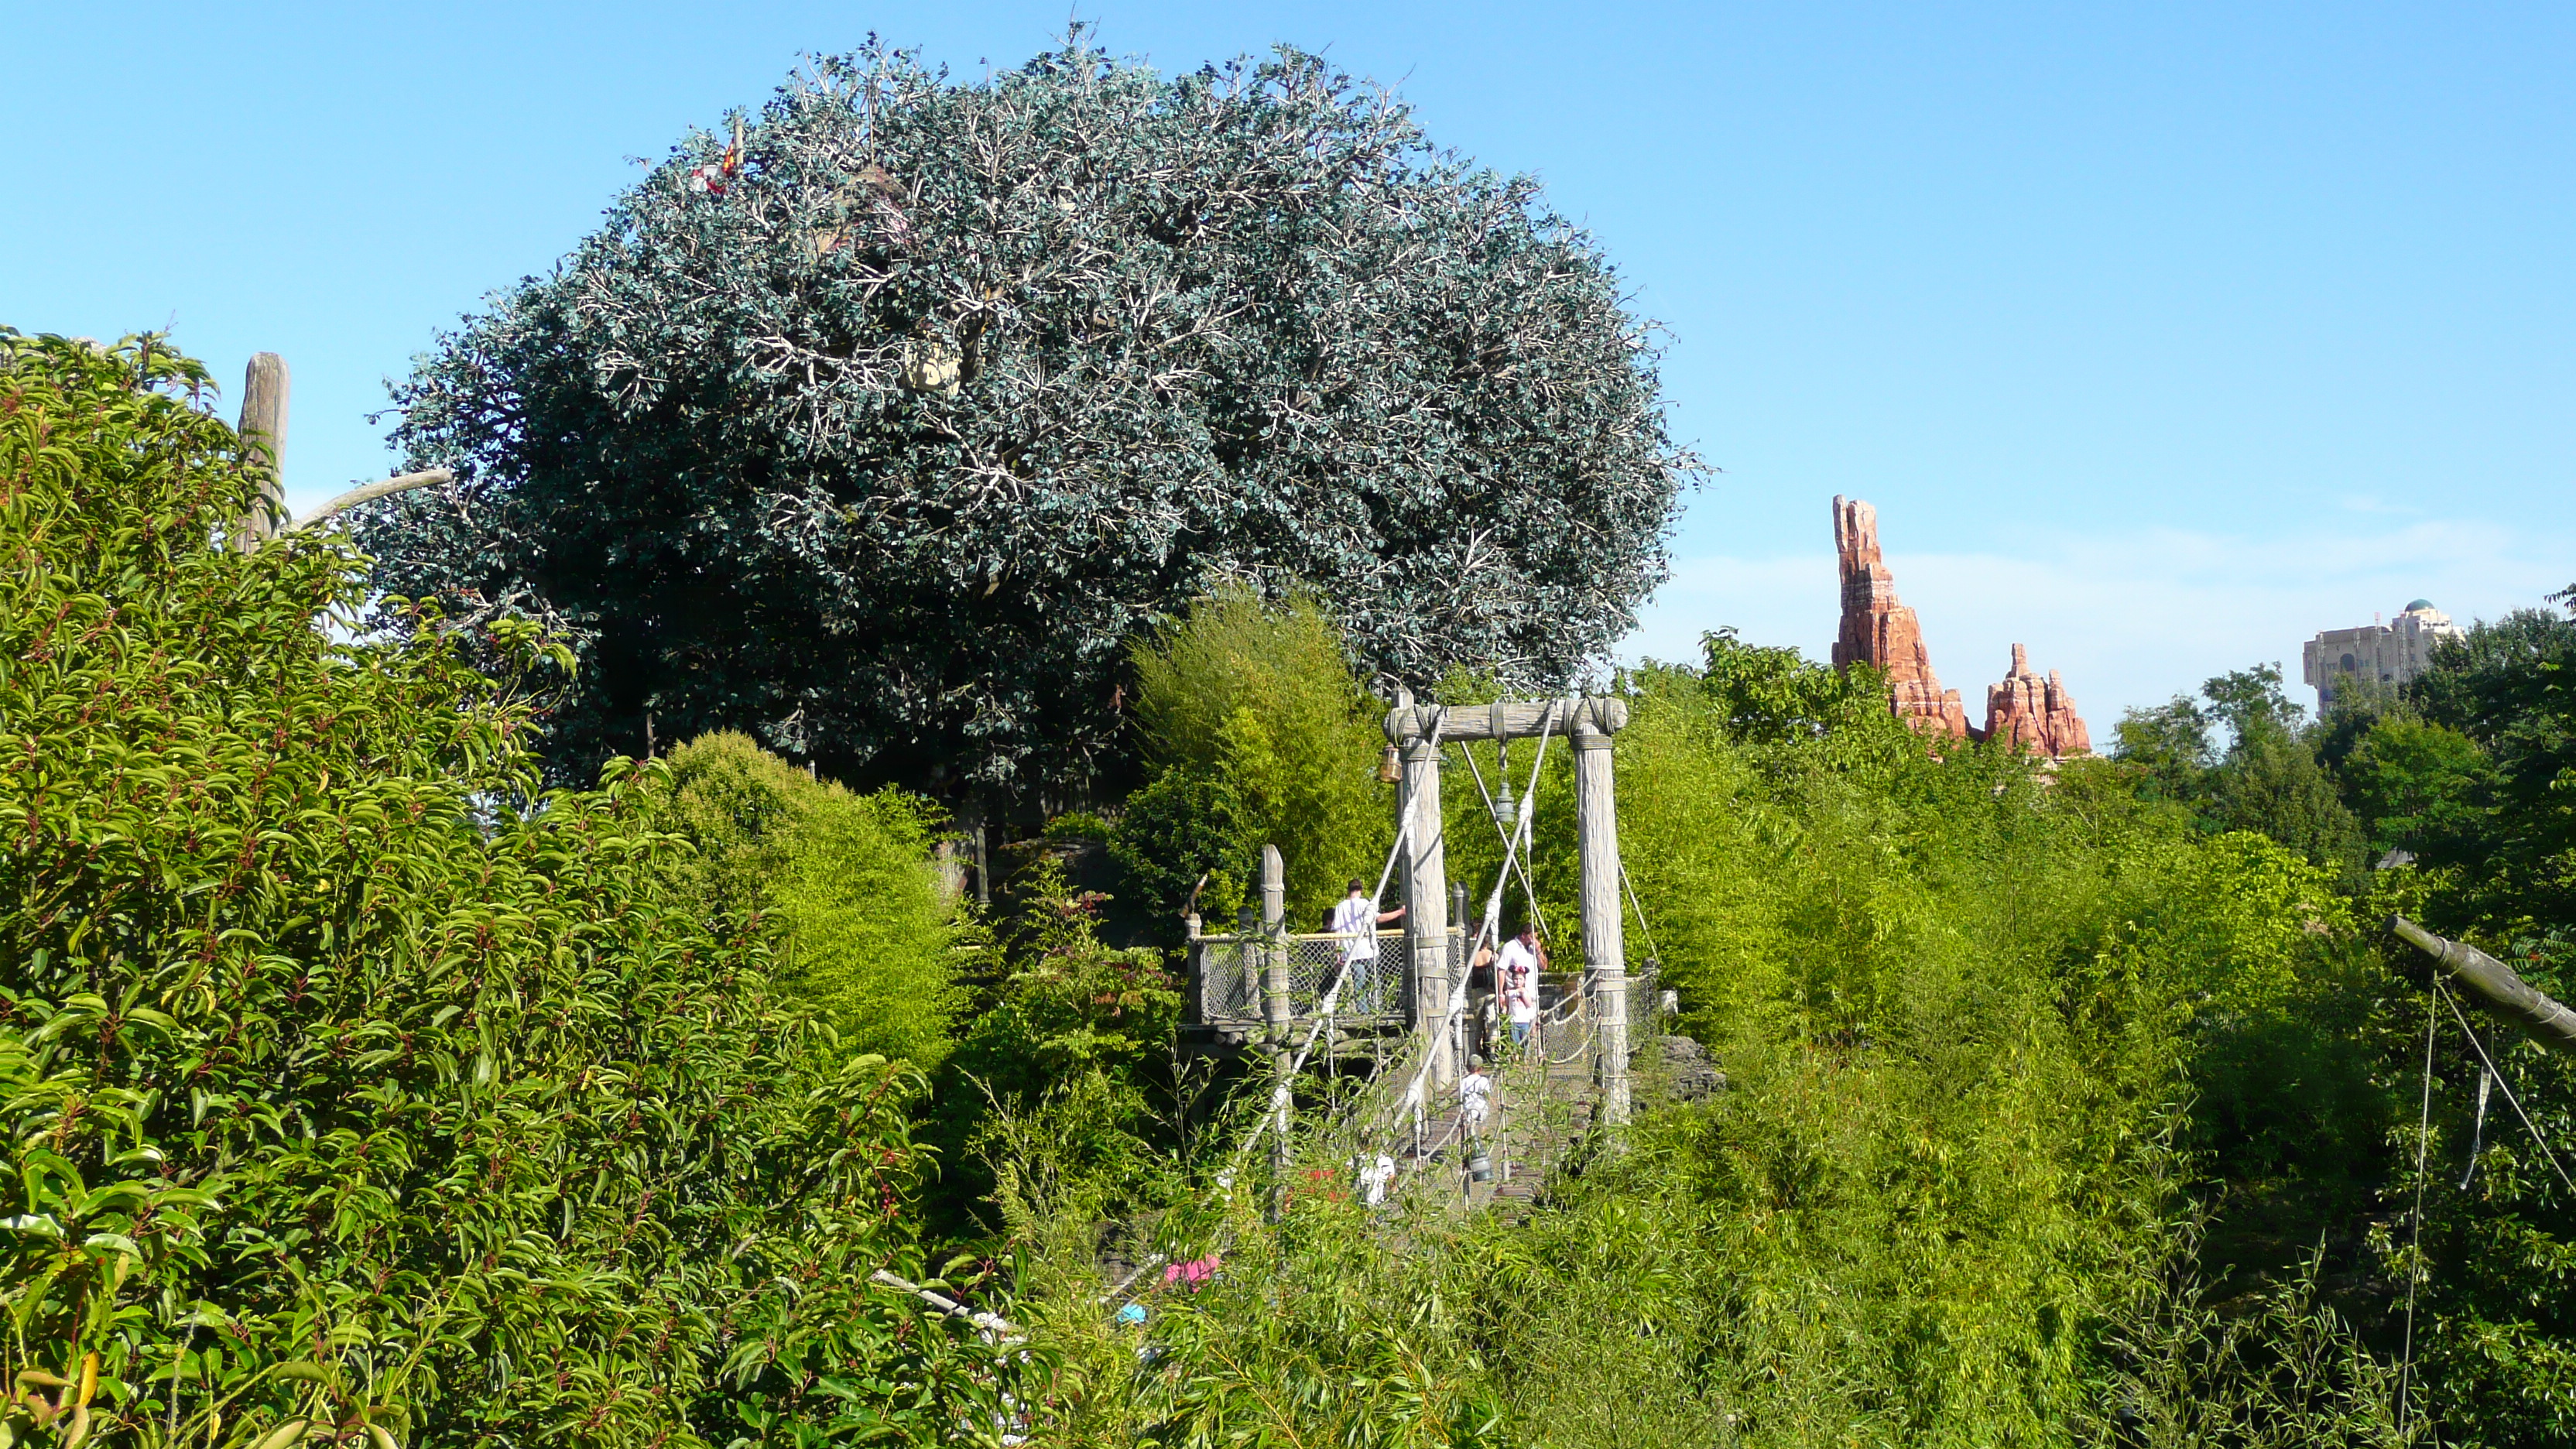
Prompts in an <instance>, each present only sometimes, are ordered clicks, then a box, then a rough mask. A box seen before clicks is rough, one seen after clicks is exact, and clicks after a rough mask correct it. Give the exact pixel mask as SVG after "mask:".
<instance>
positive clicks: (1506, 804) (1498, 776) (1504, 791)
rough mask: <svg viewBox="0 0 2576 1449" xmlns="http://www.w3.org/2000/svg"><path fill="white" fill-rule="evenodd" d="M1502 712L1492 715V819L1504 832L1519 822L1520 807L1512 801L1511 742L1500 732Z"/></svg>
mask: <svg viewBox="0 0 2576 1449" xmlns="http://www.w3.org/2000/svg"><path fill="white" fill-rule="evenodd" d="M1502 723H1503V720H1502V712H1501V709H1500V707H1499V706H1498V707H1497V708H1496V710H1495V713H1494V819H1495V820H1497V821H1499V822H1500V823H1501V824H1502V827H1503V828H1504V829H1505V830H1509V829H1511V828H1512V827H1513V826H1515V825H1518V824H1520V822H1521V807H1520V805H1519V804H1518V803H1517V802H1516V801H1514V800H1513V799H1512V742H1511V740H1510V739H1508V738H1506V737H1505V736H1504V734H1503V731H1502Z"/></svg>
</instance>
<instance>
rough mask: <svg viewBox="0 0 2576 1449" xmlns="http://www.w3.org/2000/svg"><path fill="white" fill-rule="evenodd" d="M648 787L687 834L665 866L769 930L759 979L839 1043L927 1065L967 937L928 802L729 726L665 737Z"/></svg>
mask: <svg viewBox="0 0 2576 1449" xmlns="http://www.w3.org/2000/svg"><path fill="white" fill-rule="evenodd" d="M661 789H662V790H663V791H664V792H665V793H666V796H667V799H668V801H669V804H670V819H671V822H672V825H673V827H674V828H675V829H676V830H677V831H678V833H679V834H680V835H682V836H683V837H684V838H686V839H687V840H688V842H689V843H690V845H691V846H693V847H694V849H693V850H692V851H691V852H690V853H689V854H688V855H687V856H686V857H685V858H684V859H682V860H681V861H680V862H678V864H677V865H675V866H674V870H675V872H676V873H677V874H679V875H680V876H681V877H682V879H683V880H684V881H685V882H686V884H687V887H688V888H689V890H690V893H691V894H692V895H693V896H694V897H695V898H696V900H697V901H698V903H699V905H700V906H701V908H702V909H705V910H707V911H709V912H711V913H725V912H730V913H733V914H737V915H741V916H745V917H750V918H752V919H754V920H756V921H758V922H759V923H760V924H762V925H764V926H766V927H767V928H768V929H769V930H770V932H772V933H773V934H774V936H775V937H776V941H777V946H776V959H775V960H774V962H773V963H772V965H771V967H770V973H769V974H770V979H771V981H772V983H773V984H774V985H776V986H777V987H778V988H779V989H780V990H781V991H782V992H784V993H785V994H786V995H788V996H790V997H793V998H795V999H796V1000H798V1001H801V1002H803V1003H804V1004H806V1005H808V1006H811V1007H813V1008H815V1009H817V1010H819V1011H821V1012H822V1013H823V1014H824V1015H825V1016H826V1017H827V1018H828V1019H829V1020H830V1021H831V1023H832V1025H833V1027H834V1028H835V1029H836V1030H837V1031H838V1033H839V1035H840V1037H841V1041H842V1044H843V1046H844V1047H845V1048H847V1049H849V1050H852V1051H854V1052H876V1053H879V1054H881V1055H884V1056H888V1057H894V1058H899V1059H901V1060H904V1061H907V1062H911V1063H913V1064H914V1065H916V1066H920V1067H923V1068H925V1069H927V1068H932V1067H936V1066H937V1065H938V1064H939V1061H940V1058H941V1057H942V1056H944V1055H945V1054H946V1052H947V1049H948V1045H949V1041H950V1035H951V1029H952V1027H953V1026H954V1024H955V1020H956V1017H957V1014H958V1012H959V1011H960V1010H961V1009H962V1008H963V1007H964V1005H965V988H964V987H963V985H962V984H961V983H960V980H959V977H960V974H961V973H960V971H959V963H960V961H961V959H963V958H964V957H965V955H966V954H967V953H971V952H974V951H976V950H977V949H978V943H977V942H975V941H974V940H972V939H970V937H971V936H972V934H973V933H972V931H971V930H969V929H967V928H965V927H963V926H962V925H961V924H960V923H959V922H957V921H956V920H955V919H954V914H953V912H952V910H951V907H950V902H949V900H948V898H947V895H946V892H945V891H944V890H943V888H942V884H941V882H940V880H939V878H938V875H937V873H936V871H935V870H934V868H933V866H932V863H931V860H930V845H931V835H932V824H933V816H932V813H931V811H930V809H929V807H928V806H927V804H926V803H925V802H923V801H921V800H918V799H916V798H912V797H908V796H905V795H903V794H901V793H899V792H897V791H895V790H892V789H886V790H880V791H878V792H876V793H874V794H869V795H860V794H856V793H854V792H852V791H850V790H847V789H844V788H842V787H841V786H839V785H836V784H833V783H831V782H830V781H825V780H816V779H813V778H810V777H809V776H808V775H807V774H806V772H805V771H803V770H800V769H797V768H796V767H795V766H793V765H790V764H788V763H787V762H786V761H784V760H782V759H779V758H778V757H777V756H775V755H772V754H770V753H768V752H767V751H764V750H762V749H761V748H760V747H759V746H758V745H755V744H753V743H752V742H751V740H750V739H749V738H748V737H746V736H743V735H739V734H731V733H725V734H714V735H707V736H704V737H702V738H700V739H696V740H692V741H690V742H689V743H688V744H685V745H682V746H681V747H680V748H678V749H677V750H674V751H672V752H671V757H670V771H669V774H668V775H667V776H666V777H664V779H663V780H662V782H661Z"/></svg>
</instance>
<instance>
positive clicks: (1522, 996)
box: [1494, 926, 1547, 1047]
mask: <svg viewBox="0 0 2576 1449" xmlns="http://www.w3.org/2000/svg"><path fill="white" fill-rule="evenodd" d="M1546 969H1547V948H1546V947H1544V946H1542V945H1540V944H1539V943H1538V928H1537V927H1535V926H1523V927H1521V933H1520V934H1519V935H1517V936H1514V937H1513V938H1512V939H1510V940H1508V941H1505V942H1504V943H1503V949H1502V951H1501V953H1500V954H1498V955H1496V956H1495V957H1494V994H1495V995H1496V996H1498V997H1500V998H1501V999H1502V1003H1503V1015H1504V1018H1505V1019H1506V1020H1508V1021H1510V1022H1511V1024H1512V1045H1513V1046H1515V1047H1526V1046H1528V1045H1529V1039H1530V1033H1531V1031H1533V1030H1535V1029H1536V1028H1537V1026H1538V978H1539V973H1540V972H1542V971H1545V970H1546Z"/></svg>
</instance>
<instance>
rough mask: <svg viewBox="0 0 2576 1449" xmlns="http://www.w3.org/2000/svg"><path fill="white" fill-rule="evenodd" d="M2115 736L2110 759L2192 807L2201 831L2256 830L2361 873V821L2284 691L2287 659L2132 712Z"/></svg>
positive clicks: (2146, 786)
mask: <svg viewBox="0 0 2576 1449" xmlns="http://www.w3.org/2000/svg"><path fill="white" fill-rule="evenodd" d="M2221 732H2223V735H2224V738H2225V740H2226V744H2225V747H2224V748H2223V749H2222V748H2220V747H2219V745H2218V744H2217V740H2216V737H2217V736H2219V735H2220V734H2221ZM2117 737H2118V744H2117V746H2116V747H2115V749H2114V751H2113V754H2114V757H2115V758H2116V759H2119V760H2120V761H2122V762H2123V763H2125V764H2127V765H2129V766H2130V767H2131V768H2132V769H2134V770H2136V771H2137V772H2138V777H2139V781H2140V784H2141V787H2142V788H2143V790H2144V791H2145V792H2146V793H2147V794H2148V795H2150V796H2151V797H2153V798H2157V799H2162V800H2169V801H2173V802H2175V803H2177V804H2180V805H2182V806H2184V807H2185V808H2187V809H2189V810H2190V811H2192V813H2193V815H2194V816H2195V818H2197V819H2198V820H2199V822H2200V823H2201V826H2202V828H2203V829H2206V830H2209V831H2212V832H2220V831H2229V830H2250V831H2254V832H2256V833H2258V834H2261V835H2266V836H2269V837H2271V838H2272V839H2273V840H2276V841H2278V842H2280V843H2281V844H2282V845H2285V846H2287V847H2289V848H2290V849H2291V850H2294V851H2296V852H2298V853H2299V854H2300V855H2301V856H2303V857H2305V858H2306V859H2307V860H2308V861H2309V862H2310V863H2311V864H2315V865H2319V866H2323V867H2325V868H2327V869H2330V870H2333V871H2336V872H2338V873H2339V874H2341V875H2343V876H2344V877H2345V878H2346V879H2347V880H2350V879H2353V878H2356V877H2357V873H2358V872H2359V870H2360V868H2361V865H2362V860H2361V850H2362V836H2361V827H2360V824H2359V822H2358V821H2356V820H2355V819H2354V818H2353V815H2352V812H2351V811H2350V810H2349V809H2347V808H2346V807H2345V805H2344V802H2343V799H2342V795H2341V793H2340V791H2339V790H2338V789H2337V786H2336V782H2335V779H2334V777H2332V776H2331V775H2329V774H2328V773H2327V771H2326V769H2325V767H2324V766H2323V765H2322V764H2321V763H2320V762H2319V760H2318V750H2319V748H2320V743H2321V738H2322V737H2321V734H2320V732H2319V731H2318V730H2317V729H2316V728H2315V727H2314V726H2311V725H2309V724H2307V723H2306V721H2305V711H2303V710H2301V709H2300V708H2299V707H2298V706H2297V705H2295V704H2292V703H2291V702H2290V699H2289V696H2288V695H2286V694H2284V693H2283V692H2282V689H2281V666H2279V665H2277V664H2258V665H2256V666H2254V667H2253V668H2251V669H2238V670H2231V671H2230V672H2228V673H2226V674H2222V675H2219V676H2218V677H2216V678H2214V679H2211V680H2209V681H2207V682H2206V683H2204V684H2203V685H2202V686H2201V689H2200V697H2199V699H2197V700H2195V699H2193V698H2192V697H2191V696H2189V695H2176V696H2175V697H2174V699H2173V700H2172V702H2171V703H2169V704H2165V705H2161V706H2156V707H2153V708H2148V709H2132V710H2130V711H2128V713H2127V714H2126V715H2125V716H2123V717H2122V719H2121V720H2120V723H2119V725H2118V727H2117Z"/></svg>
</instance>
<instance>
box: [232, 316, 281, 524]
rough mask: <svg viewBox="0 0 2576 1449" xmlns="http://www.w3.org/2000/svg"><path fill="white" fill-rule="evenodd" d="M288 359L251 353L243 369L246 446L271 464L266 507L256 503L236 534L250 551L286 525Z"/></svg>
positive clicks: (241, 429)
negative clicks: (246, 365) (248, 361)
mask: <svg viewBox="0 0 2576 1449" xmlns="http://www.w3.org/2000/svg"><path fill="white" fill-rule="evenodd" d="M286 381H287V379H286V359H285V358H283V357H280V356H278V355H277V354H276V353H274V352H255V353H253V354H251V359H250V366H249V367H247V368H244V369H243V371H242V405H241V422H240V424H239V425H238V427H236V429H235V431H237V432H239V433H240V434H241V439H242V446H243V448H244V449H245V450H246V451H248V452H250V453H251V454H252V455H253V456H255V457H258V458H261V459H262V460H263V461H265V462H266V463H267V464H268V466H269V470H270V472H269V479H268V483H267V485H266V488H265V491H264V495H263V498H264V502H265V505H266V506H265V507H262V506H260V505H256V504H255V505H253V506H252V508H251V514H250V517H248V518H246V519H243V520H242V526H241V528H240V529H239V530H238V531H237V532H236V533H235V534H234V535H233V539H234V544H235V546H236V547H238V548H241V549H243V550H244V551H247V550H249V549H250V548H251V547H253V546H254V545H256V544H257V543H259V541H260V540H262V539H265V538H270V537H273V536H275V534H276V533H277V531H278V530H279V529H281V528H284V527H285V526H286Z"/></svg>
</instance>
